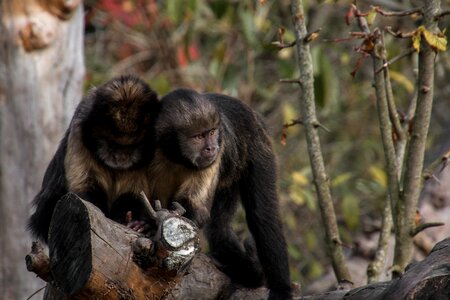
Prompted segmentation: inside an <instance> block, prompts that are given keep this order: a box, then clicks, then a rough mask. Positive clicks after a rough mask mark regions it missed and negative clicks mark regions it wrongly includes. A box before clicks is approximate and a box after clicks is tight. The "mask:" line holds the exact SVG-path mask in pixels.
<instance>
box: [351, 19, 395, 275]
mask: <svg viewBox="0 0 450 300" xmlns="http://www.w3.org/2000/svg"><path fill="white" fill-rule="evenodd" d="M357 21H358V25H359V27H360V29H361V30H362V31H363V32H365V33H366V34H367V35H369V36H372V42H373V43H374V45H373V47H372V48H371V49H370V51H369V53H370V56H371V57H372V62H373V74H374V81H375V93H376V100H377V101H376V103H377V113H378V120H379V125H380V133H381V140H382V143H383V149H384V155H385V161H386V168H387V170H386V171H387V175H388V188H389V194H388V195H387V196H386V198H385V203H384V210H383V218H382V223H383V227H382V228H381V231H380V239H379V243H378V247H377V251H376V254H375V259H374V260H373V261H372V263H371V264H370V265H369V266H368V269H367V274H368V280H369V281H374V280H377V278H378V277H379V275H380V273H381V272H382V270H383V266H384V263H385V259H386V252H387V246H388V240H389V237H390V232H391V229H392V225H393V216H395V215H396V206H397V203H398V202H399V195H400V193H399V191H400V183H399V179H398V178H399V174H400V171H399V168H398V164H397V156H396V151H395V146H394V142H393V139H392V135H391V132H392V126H391V116H390V115H391V114H390V110H389V104H388V102H389V101H390V102H391V109H395V106H394V102H393V101H394V100H393V95H392V88H391V86H390V82H388V80H389V74H388V73H387V69H385V72H383V74H380V73H377V72H376V70H378V69H380V67H381V66H382V65H383V63H384V62H385V60H386V53H385V52H386V51H385V48H384V43H383V34H381V32H380V31H379V30H378V29H376V30H375V31H374V32H373V33H371V31H370V28H369V26H368V24H367V20H366V19H365V18H363V17H361V16H359V17H357ZM389 98H390V100H389ZM392 115H394V114H392ZM388 214H390V215H388ZM394 221H395V222H397V221H398V220H397V219H395V220H394ZM396 225H397V223H396Z"/></svg>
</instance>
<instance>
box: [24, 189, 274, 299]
mask: <svg viewBox="0 0 450 300" xmlns="http://www.w3.org/2000/svg"><path fill="white" fill-rule="evenodd" d="M179 212H180V210H179V209H176V211H175V212H174V213H171V212H170V211H167V210H164V209H160V208H158V207H157V208H155V214H156V215H158V218H159V219H160V220H161V226H160V229H159V230H158V232H159V233H158V234H160V235H159V238H155V239H154V240H150V239H148V238H147V237H145V236H144V235H142V234H140V233H138V232H136V231H133V230H131V229H129V228H127V227H126V226H123V225H121V224H118V223H116V222H114V221H112V220H110V219H107V218H106V217H105V216H104V215H103V213H102V212H101V211H100V210H99V209H98V208H97V207H96V206H94V205H92V204H91V203H89V202H86V201H84V200H82V199H80V198H79V197H78V196H76V195H74V194H70V193H69V194H67V195H66V196H65V197H64V198H63V199H61V200H60V201H59V202H58V204H57V206H56V208H55V211H54V214H53V218H52V221H51V225H50V233H49V256H50V258H49V259H48V258H47V260H45V259H43V261H47V262H49V263H47V264H45V263H44V264H42V267H39V264H38V263H37V262H38V261H41V259H34V258H35V257H40V256H41V254H42V253H43V252H42V247H40V248H39V247H34V248H36V249H37V250H36V249H35V250H34V251H32V253H30V255H29V256H27V257H30V259H27V264H28V261H31V263H30V265H32V266H33V268H30V269H31V271H33V272H35V273H37V274H45V273H46V272H45V270H48V269H49V270H50V274H49V276H40V277H41V278H43V279H45V280H47V282H48V286H47V289H46V292H45V296H44V299H46V300H49V299H51V300H53V299H162V298H164V299H187V298H190V299H217V298H218V297H225V298H228V297H234V296H235V295H243V297H247V298H251V297H257V298H258V299H265V298H267V294H268V290H267V289H266V288H259V289H237V290H236V289H233V288H231V287H232V285H231V281H230V279H229V278H228V277H227V276H226V275H225V274H223V273H222V272H220V271H219V270H218V269H217V267H216V266H215V264H214V262H213V261H212V259H210V258H209V257H208V256H206V255H204V254H197V255H195V256H194V257H193V258H192V257H191V258H189V257H187V258H186V257H185V258H184V261H183V258H182V257H181V256H178V258H177V259H176V260H175V259H173V258H174V253H176V252H177V250H179V249H181V251H180V253H183V254H186V252H189V251H186V246H188V248H189V246H190V245H191V244H190V242H192V241H195V242H197V240H196V238H192V236H191V235H192V232H193V231H192V229H190V230H187V232H188V234H187V235H185V236H184V242H182V243H181V244H180V241H181V240H183V239H180V236H182V232H184V231H186V229H187V227H189V226H190V222H187V223H182V222H183V221H184V220H185V219H184V218H182V217H179V216H178V213H179ZM177 222H180V223H182V224H181V225H180V224H177ZM179 225H180V226H179ZM167 226H175V227H172V228H171V229H172V230H169V231H171V232H172V234H169V231H168V230H164V228H166V227H167ZM180 227H183V228H180ZM186 237H187V238H186ZM196 237H197V236H196ZM163 240H164V241H163ZM186 262H187V263H186ZM177 263H178V264H177ZM48 273H49V272H48V271H47V274H48Z"/></svg>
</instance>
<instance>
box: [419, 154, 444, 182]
mask: <svg viewBox="0 0 450 300" xmlns="http://www.w3.org/2000/svg"><path fill="white" fill-rule="evenodd" d="M449 160H450V150H448V151H447V153H445V154H444V155H442V156H440V157H438V158H437V159H435V160H434V161H433V162H432V163H431V164H430V165H429V166H428V167H427V168H426V169H425V171H424V172H423V178H424V179H425V180H427V179H430V178H432V177H433V174H434V171H435V170H436V168H437V167H438V166H440V165H442V167H441V169H440V170H439V172H442V171H443V170H444V169H445V168H446V167H447V165H448V162H449Z"/></svg>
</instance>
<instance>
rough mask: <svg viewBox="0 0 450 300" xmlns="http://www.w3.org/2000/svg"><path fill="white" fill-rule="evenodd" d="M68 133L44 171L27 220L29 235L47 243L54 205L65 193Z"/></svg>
mask: <svg viewBox="0 0 450 300" xmlns="http://www.w3.org/2000/svg"><path fill="white" fill-rule="evenodd" d="M67 137H68V132H66V135H65V136H64V138H63V139H62V141H61V143H60V144H59V147H58V149H57V150H56V153H55V155H54V156H53V159H52V160H51V162H50V164H49V166H48V167H47V170H46V171H45V175H44V179H43V181H42V187H41V190H40V191H39V193H38V194H37V195H36V197H35V198H34V200H33V205H34V206H35V208H36V210H35V212H34V213H33V214H32V215H31V217H30V218H29V219H28V225H27V228H28V230H30V232H31V234H32V235H33V236H34V237H35V238H37V239H39V240H41V241H43V242H45V243H47V241H48V230H49V227H50V220H51V218H52V214H53V210H54V208H55V206H56V203H57V202H58V200H59V199H61V197H62V196H64V195H65V194H66V193H67V182H66V172H65V169H64V158H65V156H66V149H67Z"/></svg>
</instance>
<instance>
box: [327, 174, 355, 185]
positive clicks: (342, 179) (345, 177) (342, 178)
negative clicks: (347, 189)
mask: <svg viewBox="0 0 450 300" xmlns="http://www.w3.org/2000/svg"><path fill="white" fill-rule="evenodd" d="M352 176H353V174H352V173H351V172H346V173H342V174H339V175H338V176H336V177H335V178H334V179H333V180H332V181H331V186H332V187H338V186H340V185H342V184H344V183H346V182H347V181H348V180H349V179H350V178H352Z"/></svg>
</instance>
